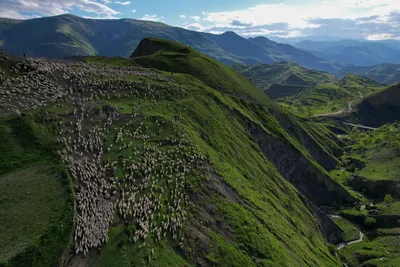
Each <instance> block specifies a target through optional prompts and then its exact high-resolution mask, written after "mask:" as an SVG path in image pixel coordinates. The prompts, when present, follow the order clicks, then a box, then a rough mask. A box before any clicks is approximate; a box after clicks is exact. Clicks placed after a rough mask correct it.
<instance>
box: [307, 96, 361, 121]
mask: <svg viewBox="0 0 400 267" xmlns="http://www.w3.org/2000/svg"><path fill="white" fill-rule="evenodd" d="M357 93H358V94H359V95H360V97H359V98H357V99H354V100H352V101H350V102H348V103H347V105H346V107H344V108H342V109H341V110H338V111H336V112H330V113H325V114H318V115H315V116H314V117H330V116H335V115H340V114H343V113H350V112H352V111H353V103H354V102H356V101H357V100H359V99H361V98H363V95H362V93H361V92H357Z"/></svg>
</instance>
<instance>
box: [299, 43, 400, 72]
mask: <svg viewBox="0 0 400 267" xmlns="http://www.w3.org/2000/svg"><path fill="white" fill-rule="evenodd" d="M294 46H295V47H296V48H299V49H303V50H306V51H311V52H312V53H313V54H314V55H315V56H317V57H322V58H325V59H327V60H331V61H335V62H338V63H340V64H343V65H347V64H353V65H360V66H371V65H377V64H382V63H393V64H400V42H398V41H393V40H387V41H379V42H377V41H357V40H341V41H310V40H305V41H301V42H298V43H296V44H295V45H294Z"/></svg>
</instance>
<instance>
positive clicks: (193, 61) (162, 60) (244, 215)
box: [86, 44, 333, 266]
mask: <svg viewBox="0 0 400 267" xmlns="http://www.w3.org/2000/svg"><path fill="white" fill-rule="evenodd" d="M184 48H185V47H183V46H176V44H175V47H173V49H169V51H162V52H157V53H156V54H154V55H152V56H149V57H139V58H134V59H133V60H134V62H135V63H139V64H141V65H144V66H146V67H153V68H157V69H161V70H165V71H168V72H167V73H166V75H168V76H171V78H172V79H174V80H177V81H179V82H181V83H182V82H183V83H185V84H194V85H195V86H196V87H197V88H199V89H200V90H198V89H197V90H196V91H195V92H193V93H192V95H191V97H190V99H185V100H182V101H180V102H176V101H175V102H174V105H170V104H169V103H165V104H163V105H161V106H160V107H158V106H157V107H152V108H150V107H147V108H146V109H147V110H148V111H149V112H150V113H149V114H148V115H150V114H151V115H153V116H156V115H158V116H161V115H162V114H164V116H172V115H173V114H176V113H180V114H181V116H182V117H183V122H184V125H185V129H187V131H189V132H190V133H191V135H190V136H191V137H192V138H193V140H195V142H196V144H197V147H198V148H199V149H201V152H202V153H204V154H208V155H209V157H210V160H211V163H212V165H213V166H214V167H215V168H216V171H217V173H218V174H219V175H221V176H222V177H223V178H224V180H225V182H227V183H228V184H229V185H230V186H232V187H233V188H234V189H235V190H237V192H238V193H239V195H240V196H241V197H243V198H244V199H247V200H248V201H250V203H251V206H253V205H254V208H256V209H255V210H254V211H253V209H250V210H251V212H249V211H248V210H245V209H243V207H241V206H239V205H236V208H235V209H232V208H230V206H232V205H234V203H232V202H226V201H225V200H220V199H218V198H217V199H212V201H211V203H213V204H214V205H217V207H218V208H219V214H221V213H222V214H221V215H220V216H224V217H223V218H224V219H223V220H224V221H226V222H227V223H228V224H229V225H231V226H233V227H234V232H235V234H236V238H240V239H239V240H238V241H239V242H243V245H244V246H245V247H248V249H249V251H253V250H256V251H259V252H258V253H261V254H260V255H259V256H260V257H261V258H264V257H265V260H262V262H264V264H267V265H268V260H269V261H271V260H273V261H275V262H276V264H282V265H287V264H290V262H292V260H293V259H291V256H290V255H289V254H286V253H287V252H285V250H286V249H283V247H282V244H280V242H277V240H275V238H274V237H273V236H272V235H271V234H272V233H274V235H278V236H281V237H280V238H278V239H279V240H285V241H284V243H286V246H289V248H290V250H291V251H292V252H293V253H294V254H295V255H297V254H298V253H300V254H303V255H304V257H303V259H299V258H297V256H295V257H296V258H297V260H298V261H303V262H308V263H307V264H311V265H313V264H315V263H312V262H313V261H314V260H315V259H312V258H314V257H312V258H309V257H311V255H310V254H309V252H307V250H308V249H311V247H309V246H308V245H306V248H300V247H301V246H300V245H299V244H300V243H301V242H304V241H305V239H303V238H300V239H297V238H296V237H294V235H295V232H296V231H299V229H301V228H302V227H305V225H304V226H300V224H301V223H300V221H297V220H296V222H293V223H295V224H296V225H297V226H296V227H300V228H298V229H297V230H294V229H290V228H291V227H290V226H289V224H287V221H286V220H289V218H294V217H296V218H298V220H304V221H307V220H310V219H311V218H310V217H309V218H308V219H305V218H304V217H303V215H301V214H302V213H303V212H304V213H308V212H306V211H305V210H304V209H303V208H301V205H300V206H297V208H293V209H292V208H290V210H291V211H292V212H295V211H296V213H297V215H296V216H293V214H290V213H288V214H286V212H285V211H284V209H282V208H278V207H279V206H281V205H282V203H287V204H286V205H290V206H291V205H299V204H295V203H296V202H294V201H292V202H290V203H291V204H289V202H286V201H283V202H282V200H283V199H282V198H284V199H289V198H288V194H289V195H290V194H293V193H289V192H290V191H291V190H292V189H290V190H289V191H287V190H286V189H285V194H280V193H279V191H280V189H278V188H275V189H273V188H274V187H276V186H278V184H279V183H280V182H277V181H276V182H273V181H274V180H276V179H277V177H279V174H278V173H276V170H274V167H273V166H271V164H270V163H269V162H268V161H266V160H265V158H263V156H262V155H261V154H260V153H261V152H260V151H259V150H258V151H257V149H255V145H254V143H253V141H252V140H251V139H249V137H248V136H246V134H245V131H246V130H245V129H244V128H243V126H242V125H241V123H240V122H239V121H237V118H235V117H234V116H232V114H230V113H229V112H228V111H229V110H232V109H236V110H239V111H240V112H242V113H243V114H244V115H245V116H247V117H250V118H251V119H252V120H259V119H260V118H257V117H256V114H254V112H252V110H249V109H248V108H247V107H246V106H243V105H240V104H238V102H237V101H238V98H242V99H248V101H254V99H259V101H261V103H265V104H267V105H273V104H272V103H271V101H270V100H268V99H267V98H265V96H264V95H263V94H262V93H261V92H260V91H258V90H256V88H255V87H254V86H253V85H251V83H249V81H248V80H247V79H245V78H243V77H241V76H238V75H237V74H236V73H235V72H234V71H233V70H230V69H228V68H226V67H224V66H223V65H221V64H220V63H218V62H215V61H210V59H209V58H208V57H205V56H203V55H201V54H199V53H197V52H195V51H194V50H183V51H182V49H184ZM86 60H87V61H97V62H98V61H99V58H88V59H86ZM107 61H108V62H110V61H111V62H112V61H113V60H112V59H111V60H108V59H106V62H107ZM114 63H115V62H114ZM118 64H121V65H124V64H126V62H124V60H121V62H119V63H118ZM171 70H173V71H174V72H183V73H191V74H192V75H194V76H196V77H198V78H199V79H201V81H199V80H197V79H193V78H192V77H190V76H186V75H179V74H177V73H175V74H174V75H173V76H172V74H171V73H170V72H169V71H171ZM209 86H212V88H213V89H218V90H213V89H211V88H210V87H209ZM221 92H223V93H221ZM133 101H134V100H133V99H132V100H124V101H123V102H122V104H123V103H124V102H126V105H127V104H128V103H129V105H132V106H135V104H134V103H132V102H133ZM245 102H247V101H245ZM260 112H263V113H264V116H265V115H266V117H264V120H265V119H267V120H268V121H269V122H268V123H266V121H260V123H262V124H264V125H268V126H266V127H268V129H266V130H267V131H268V132H271V133H274V132H275V134H279V132H280V131H281V130H279V125H277V124H276V122H274V119H273V118H272V117H271V115H268V114H267V113H266V111H262V110H260ZM226 118H230V119H228V120H227V119H226ZM202 122H203V123H202ZM199 133H203V135H205V137H204V136H203V139H205V141H206V142H205V141H204V140H201V139H200V138H199ZM227 144H228V145H227ZM250 158H251V159H252V160H251V161H249V160H248V159H250ZM245 159H247V160H245ZM267 173H269V174H267ZM266 175H267V176H266ZM252 177H254V178H255V177H258V178H257V179H255V180H253V179H254V178H253V179H252ZM260 177H265V178H264V179H260ZM267 177H268V178H267ZM274 177H275V178H274ZM270 179H272V180H270ZM279 179H281V178H279ZM269 180H270V181H269ZM271 182H272V184H271ZM274 184H275V185H274ZM271 186H272V187H271ZM285 187H286V186H285ZM253 188H258V190H257V191H254V189H253ZM267 192H275V193H274V196H269V197H267V195H268V193H267ZM292 197H294V198H295V199H297V197H295V195H293V196H292ZM278 199H280V200H278ZM221 201H222V202H221ZM267 203H274V204H273V206H274V207H275V208H268V206H269V205H270V204H267ZM265 205H267V206H265ZM257 209H259V210H258V211H257ZM300 210H303V211H300ZM278 211H279V213H281V215H278V213H276V212H278ZM239 212H240V213H239ZM252 213H255V214H252ZM223 214H226V215H223ZM285 214H286V215H285ZM255 215H257V217H255ZM282 215H283V217H281V216H282ZM225 216H226V217H225ZM285 217H286V219H284V218H285ZM272 218H276V219H272ZM301 218H303V219H301ZM233 220H234V221H233ZM249 220H250V221H253V223H250V225H249ZM260 220H261V221H260ZM290 220H292V219H290ZM311 220H312V219H311ZM261 222H263V223H265V224H267V225H265V226H263V225H262V224H260V223H261ZM243 223H245V224H243ZM256 225H258V226H257V228H261V229H262V230H259V231H261V234H259V235H254V232H253V231H256V229H255V228H254V229H253V230H251V231H248V230H246V231H244V232H243V229H244V228H248V227H255V226H256ZM264 227H265V228H264ZM250 229H252V228H250ZM267 229H268V230H267ZM306 229H307V227H305V228H303V230H300V231H304V233H307V231H309V229H308V230H306ZM268 232H270V233H268ZM288 235H290V236H292V238H289V236H288ZM309 237H311V235H310V236H309ZM266 239H267V240H269V241H267V243H270V244H275V245H272V247H271V248H267V247H265V248H263V247H259V246H261V244H262V243H265V242H266V241H265V240H266ZM288 239H291V240H292V241H290V243H287V242H288ZM213 240H214V238H213ZM240 240H241V241H240ZM250 240H252V241H251V242H250V243H249V241H250ZM258 240H259V241H258ZM263 240H264V241H263ZM301 240H303V241H301ZM215 242H217V243H215V247H214V246H211V247H212V248H214V249H216V250H215V251H211V252H210V255H209V257H211V258H212V260H213V261H216V262H219V263H220V264H223V263H224V262H225V261H227V260H229V261H230V262H231V261H232V259H230V257H235V258H240V259H242V260H243V261H244V262H247V265H248V264H250V261H249V260H250V258H248V256H246V253H245V254H243V253H244V252H243V251H242V250H240V249H238V248H237V247H236V246H233V247H232V245H231V244H229V242H228V243H226V240H225V241H224V240H223V239H221V237H217V236H216V237H215ZM312 242H316V241H315V240H314V241H312ZM319 246H320V245H318V246H317V247H316V248H317V251H318V250H319V249H320V248H318V247H319ZM218 247H221V249H222V248H224V249H223V250H221V249H217V248H218ZM235 247H236V248H235ZM251 247H253V248H251ZM260 249H262V250H261V251H260ZM299 249H301V250H303V249H305V251H304V250H303V251H302V252H300V251H298V250H299ZM312 250H314V249H312ZM296 251H298V252H296ZM317 251H313V252H312V253H317V254H319V253H320V252H317ZM221 253H222V254H221ZM278 255H279V256H278ZM110 256H111V255H110ZM324 257H329V256H328V255H325V256H324ZM324 257H322V258H324ZM113 258H114V256H113ZM244 262H240V261H239V260H238V261H233V262H231V263H230V264H231V266H236V265H237V266H243V263H244ZM292 263H293V262H292ZM226 264H228V263H227V262H226ZM331 264H333V263H332V262H331V263H328V265H331Z"/></svg>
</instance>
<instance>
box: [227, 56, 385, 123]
mask: <svg viewBox="0 0 400 267" xmlns="http://www.w3.org/2000/svg"><path fill="white" fill-rule="evenodd" d="M234 68H236V69H237V70H238V71H239V72H241V73H242V74H243V75H244V76H246V77H248V78H249V79H250V80H251V81H253V82H254V83H255V84H256V85H257V86H258V87H259V88H261V89H262V90H263V91H264V92H265V94H267V95H268V96H269V97H271V98H272V99H275V100H277V101H278V103H280V104H281V105H283V106H284V107H286V108H288V109H290V110H292V111H294V112H295V113H296V114H298V115H300V116H306V117H310V116H313V115H319V114H328V113H330V112H336V113H338V112H339V113H340V111H341V110H343V109H344V108H347V106H348V103H350V102H351V101H355V100H358V99H360V98H362V97H363V96H366V95H368V94H370V93H372V92H374V91H377V90H380V89H382V88H383V86H382V85H381V84H379V83H378V82H376V81H374V80H371V79H368V78H366V77H362V76H357V75H354V74H346V75H345V76H344V77H343V78H342V79H339V78H337V77H336V76H334V75H333V74H330V73H327V72H322V71H317V70H312V69H307V68H304V67H302V66H299V65H298V64H295V63H293V62H278V63H274V64H270V65H268V64H261V65H254V66H243V65H234Z"/></svg>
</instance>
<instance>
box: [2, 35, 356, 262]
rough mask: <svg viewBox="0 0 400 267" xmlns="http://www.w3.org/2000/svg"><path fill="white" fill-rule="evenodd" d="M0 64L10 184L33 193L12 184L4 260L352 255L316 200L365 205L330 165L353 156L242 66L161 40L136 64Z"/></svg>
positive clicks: (148, 43) (143, 47) (148, 45)
mask: <svg viewBox="0 0 400 267" xmlns="http://www.w3.org/2000/svg"><path fill="white" fill-rule="evenodd" d="M74 61H75V62H74ZM0 67H1V69H2V73H3V76H2V77H3V78H2V80H0V92H1V95H0V108H1V109H0V112H1V114H2V115H1V122H0V135H1V136H2V137H3V138H2V140H3V142H1V144H0V152H1V153H0V154H1V155H2V156H1V159H2V160H1V168H0V169H1V171H2V173H1V175H2V176H0V182H1V183H2V186H1V187H0V188H13V186H14V182H15V181H17V180H18V181H19V183H18V185H19V186H20V187H21V188H29V191H21V190H18V189H17V188H16V189H15V190H7V191H5V192H2V193H3V196H5V198H3V199H2V201H1V202H0V205H1V208H0V210H1V211H2V212H3V213H4V214H3V216H1V218H3V219H0V220H2V221H1V223H0V227H4V225H5V224H4V223H5V220H7V225H6V226H5V227H7V231H4V228H3V229H0V230H1V231H0V233H2V236H0V237H1V238H0V260H1V261H2V262H8V264H9V265H10V266H20V265H21V264H23V263H24V262H32V263H34V265H35V266H54V265H56V264H57V263H58V262H59V263H60V265H66V266H75V265H77V264H79V265H84V266H110V265H111V266H115V265H118V266H131V265H132V264H133V265H135V266H145V265H156V264H163V265H164V266H192V265H199V266H214V265H220V266H259V265H260V266H262V265H264V266H271V265H273V266H291V265H296V264H300V265H305V266H340V262H339V260H338V258H336V257H335V256H334V251H335V250H334V248H333V249H332V246H331V245H329V244H328V241H329V242H331V243H333V244H336V243H338V242H341V241H342V240H343V238H344V232H343V230H341V228H339V227H338V226H337V225H336V224H334V223H333V221H332V220H331V219H330V218H329V217H328V216H327V215H326V214H325V213H323V212H322V211H321V210H320V209H319V207H321V206H331V207H332V208H334V209H340V208H343V207H352V205H353V203H354V202H355V201H357V198H356V197H355V196H354V195H353V194H350V193H349V192H348V191H347V190H346V189H345V188H344V187H343V186H342V185H340V184H339V183H338V182H336V181H334V180H333V179H332V177H330V175H329V174H328V173H327V171H326V169H334V168H335V166H336V165H337V164H339V162H338V160H337V157H338V156H340V154H341V153H343V151H342V150H341V148H340V147H339V145H338V144H337V143H336V142H335V139H334V137H333V135H332V134H331V133H330V132H329V131H328V130H327V128H325V127H324V126H323V125H319V126H316V125H314V124H313V123H310V122H307V121H303V120H301V119H299V118H298V117H296V116H294V115H293V114H291V113H289V112H287V111H286V110H284V109H283V108H281V107H280V106H279V105H276V104H275V103H274V102H273V101H272V100H270V99H269V98H268V97H267V96H266V95H265V94H264V93H263V92H262V91H261V90H259V89H258V88H257V87H256V86H255V85H253V84H252V83H251V82H250V81H249V80H248V79H247V78H245V77H243V76H242V75H240V74H239V73H237V72H236V71H235V70H233V69H231V68H229V67H227V66H225V65H223V64H222V63H220V62H217V61H215V60H213V59H212V58H210V57H208V56H206V55H204V54H201V53H199V52H198V51H196V50H194V49H193V48H191V47H189V46H187V45H183V44H179V43H176V42H173V41H167V40H161V39H155V38H148V39H144V40H143V41H141V43H140V44H139V45H138V47H137V49H136V50H135V52H134V53H133V57H132V58H131V59H126V58H107V57H79V58H71V59H70V60H68V61H49V60H44V59H32V58H27V59H25V60H22V59H18V58H13V57H9V56H2V58H1V64H0ZM34 168H37V171H35V170H34ZM40 169H41V171H40ZM27 173H29V174H30V175H26V174H27ZM29 177H31V178H29ZM45 177H47V178H46V179H47V180H48V181H52V183H50V182H47V183H44V182H43V184H41V183H38V182H37V181H44V180H43V179H45ZM28 178H29V179H28ZM32 185H34V186H32ZM44 189H46V190H44ZM45 192H46V195H44V194H45ZM61 192H64V193H62V194H61ZM21 194H22V195H24V196H25V197H21ZM49 199H51V201H48V200H49ZM71 200H75V201H76V206H74V204H73V203H74V201H71ZM13 203H14V204H18V205H20V206H24V207H26V208H25V209H17V210H16V211H13V206H12V205H14V204H13ZM33 205H34V206H35V207H41V208H42V209H43V210H45V211H46V212H47V213H48V217H46V216H44V217H37V216H34V214H31V213H27V212H28V211H29V210H31V209H32V208H31V206H33ZM15 212H16V213H15ZM10 214H13V217H10ZM28 215H29V216H28ZM26 216H28V217H26ZM50 217H51V218H53V219H52V220H49V219H47V218H50ZM10 218H11V219H10ZM26 218H29V220H26ZM10 220H11V221H10ZM27 224H29V225H30V226H31V225H37V226H41V227H36V228H35V230H34V234H33V233H32V235H25V232H26V229H27ZM21 229H25V230H21ZM24 231H25V232H24ZM11 236H12V237H13V238H14V240H15V242H14V243H13V244H12V245H10V244H9V243H8V240H9V239H10V238H11ZM17 248H18V249H17ZM95 248H101V249H95ZM84 255H86V256H84Z"/></svg>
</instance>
